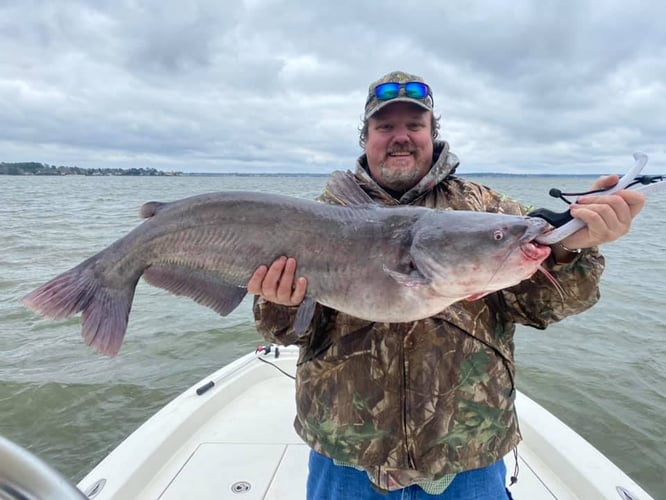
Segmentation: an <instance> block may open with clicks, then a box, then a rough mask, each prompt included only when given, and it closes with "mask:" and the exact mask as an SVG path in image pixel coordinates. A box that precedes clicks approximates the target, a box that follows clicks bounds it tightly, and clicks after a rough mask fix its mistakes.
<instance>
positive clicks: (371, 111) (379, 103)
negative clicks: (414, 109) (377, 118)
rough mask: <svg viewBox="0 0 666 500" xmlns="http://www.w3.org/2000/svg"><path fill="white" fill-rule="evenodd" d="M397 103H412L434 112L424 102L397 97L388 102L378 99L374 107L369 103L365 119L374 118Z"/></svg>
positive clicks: (375, 100)
mask: <svg viewBox="0 0 666 500" xmlns="http://www.w3.org/2000/svg"><path fill="white" fill-rule="evenodd" d="M396 102H410V103H412V104H416V105H417V106H420V107H421V108H423V109H425V110H426V111H432V106H429V105H428V104H427V103H425V102H423V101H422V100H420V99H413V98H411V97H402V96H401V97H396V98H394V99H389V100H387V101H380V100H378V99H374V104H375V105H374V106H371V104H372V103H368V105H367V106H366V107H365V119H366V120H367V119H368V118H370V117H371V116H373V115H374V114H375V113H377V112H378V111H379V110H380V109H383V108H385V107H386V106H389V105H391V104H395V103H396Z"/></svg>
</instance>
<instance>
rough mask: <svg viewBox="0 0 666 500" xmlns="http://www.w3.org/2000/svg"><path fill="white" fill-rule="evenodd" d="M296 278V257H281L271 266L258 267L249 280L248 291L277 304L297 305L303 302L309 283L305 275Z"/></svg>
mask: <svg viewBox="0 0 666 500" xmlns="http://www.w3.org/2000/svg"><path fill="white" fill-rule="evenodd" d="M295 278H296V259H293V258H287V257H279V258H278V259H277V260H275V262H273V263H272V264H271V266H270V267H267V266H259V267H258V268H257V270H256V271H255V272H254V274H253V275H252V277H251V278H250V281H248V282H247V291H248V292H249V293H252V294H254V295H261V296H262V297H263V298H264V299H265V300H267V301H269V302H273V303H275V304H280V305H283V306H297V305H299V304H300V303H301V302H303V298H304V297H305V292H306V290H307V287H308V283H307V280H306V279H305V278H303V277H301V278H298V279H295Z"/></svg>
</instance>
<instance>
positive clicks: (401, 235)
mask: <svg viewBox="0 0 666 500" xmlns="http://www.w3.org/2000/svg"><path fill="white" fill-rule="evenodd" d="M328 189H329V191H330V192H332V193H333V194H334V195H335V196H337V197H338V198H339V199H340V201H341V202H343V203H345V204H346V206H334V205H328V204H324V203H318V202H315V201H310V200H304V199H298V198H292V197H288V196H280V195H276V194H266V193H253V192H234V191H230V192H219V193H212V194H204V195H200V196H193V197H191V198H185V199H183V200H179V201H174V202H172V203H157V202H151V203H147V204H145V205H144V206H143V207H142V216H144V217H146V218H147V220H146V221H145V222H143V223H142V224H141V225H140V226H138V227H137V228H135V229H134V230H133V231H131V232H130V233H128V234H127V235H126V236H125V237H123V238H121V239H119V240H118V241H116V242H115V243H113V244H112V245H110V246H109V247H107V248H106V249H104V250H102V251H101V252H99V253H98V254H97V255H94V256H93V257H90V258H89V259H87V260H85V261H84V262H82V263H81V264H79V265H78V266H76V267H74V268H72V269H70V270H69V271H67V272H65V273H63V274H61V275H59V276H57V277H55V278H54V279H52V280H51V281H49V282H48V283H46V284H45V285H43V286H41V287H39V288H37V289H36V290H34V291H33V292H31V293H30V294H28V295H27V296H26V297H25V298H24V299H23V300H24V303H25V304H26V305H27V306H28V307H29V308H31V309H33V310H35V311H37V312H39V313H41V314H43V315H45V316H49V317H52V318H65V317H68V316H71V315H74V314H76V313H78V312H83V314H82V320H83V324H82V335H83V338H84V339H85V341H86V343H87V344H88V345H91V346H93V347H94V348H95V349H97V350H98V351H100V352H102V353H104V354H109V355H115V354H117V353H118V351H119V350H120V346H121V343H122V340H123V337H124V335H125V331H126V329H127V322H128V317H129V312H130V308H131V305H132V299H133V297H134V290H135V288H136V285H137V282H138V280H139V278H140V277H141V276H143V277H144V279H145V280H146V281H147V282H148V283H150V284H151V285H154V286H158V287H161V288H164V289H166V290H168V291H169V292H171V293H173V294H176V295H186V296H188V297H191V298H192V299H194V300H195V301H196V302H198V303H199V304H202V305H204V306H207V307H210V308H211V309H213V310H215V311H217V312H218V313H219V314H221V315H226V314H229V313H230V312H231V311H233V310H234V309H235V308H236V307H237V306H238V304H239V303H240V302H241V300H242V299H243V297H244V296H245V295H246V293H247V290H246V288H245V285H246V283H247V281H248V279H249V278H250V276H251V275H252V273H253V272H254V271H255V270H256V269H257V267H259V266H260V265H262V264H267V265H268V264H271V263H272V262H273V261H274V260H275V259H276V258H277V257H279V256H282V255H286V256H290V257H294V258H296V261H297V263H298V274H299V275H300V276H304V277H306V278H307V280H308V288H307V296H306V299H305V300H304V301H303V303H302V304H301V306H300V308H299V310H298V312H297V315H296V320H295V323H294V329H295V330H296V332H297V333H300V334H302V333H303V332H305V330H306V329H307V327H308V325H309V324H310V321H311V319H312V315H313V313H314V306H315V303H316V302H318V303H320V304H323V305H325V306H328V307H331V308H334V309H337V310H339V311H342V312H344V313H347V314H350V315H353V316H356V317H359V318H362V319H366V320H370V321H380V322H407V321H414V320H418V319H422V318H426V317H428V316H431V315H433V314H435V313H437V312H440V311H441V310H443V309H444V308H446V307H447V306H449V305H450V304H452V303H454V302H456V301H459V300H461V299H473V298H478V297H481V296H483V295H485V294H487V293H490V292H493V291H496V290H500V289H503V288H506V287H510V286H513V285H515V284H517V283H519V282H520V281H522V280H524V279H526V278H529V277H530V276H532V275H533V274H534V273H535V272H536V271H537V269H538V268H539V267H540V265H541V262H542V261H543V260H544V259H545V258H546V257H547V256H548V255H549V253H550V249H549V248H548V247H545V246H542V245H539V244H538V243H536V242H535V241H534V238H535V237H537V236H539V235H541V234H543V233H544V232H546V231H547V230H548V229H549V228H550V226H549V225H548V224H547V223H546V222H545V221H543V220H542V219H539V218H530V217H521V216H512V215H502V214H493V213H483V212H471V211H451V210H433V209H428V208H420V207H393V208H387V207H381V206H379V205H377V204H374V203H373V202H372V200H371V199H370V198H369V197H368V196H367V194H365V192H364V191H363V190H362V189H361V188H360V187H359V186H358V185H357V184H356V183H355V182H354V181H353V180H352V179H351V174H350V173H349V172H346V173H343V172H339V173H336V174H335V175H334V176H333V180H332V181H331V182H330V183H329V186H328Z"/></svg>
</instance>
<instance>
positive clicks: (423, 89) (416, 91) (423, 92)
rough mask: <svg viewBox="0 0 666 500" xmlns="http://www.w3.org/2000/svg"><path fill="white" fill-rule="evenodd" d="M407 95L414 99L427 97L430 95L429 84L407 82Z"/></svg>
mask: <svg viewBox="0 0 666 500" xmlns="http://www.w3.org/2000/svg"><path fill="white" fill-rule="evenodd" d="M405 95H406V96H408V97H412V98H414V99H425V98H426V97H427V96H428V86H427V85H426V84H425V83H421V82H407V83H405Z"/></svg>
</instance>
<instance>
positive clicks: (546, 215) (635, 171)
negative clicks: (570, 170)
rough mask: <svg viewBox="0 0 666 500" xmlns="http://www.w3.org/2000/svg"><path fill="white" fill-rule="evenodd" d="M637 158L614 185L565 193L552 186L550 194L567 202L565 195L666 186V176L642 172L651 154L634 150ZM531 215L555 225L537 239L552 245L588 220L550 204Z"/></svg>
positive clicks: (649, 191) (646, 189)
mask: <svg viewBox="0 0 666 500" xmlns="http://www.w3.org/2000/svg"><path fill="white" fill-rule="evenodd" d="M634 160H635V161H634V165H633V166H632V167H631V168H630V169H629V170H628V171H627V173H626V174H624V175H623V176H622V177H621V178H620V180H619V181H618V182H617V184H615V186H613V187H611V188H608V189H598V190H594V191H586V192H582V193H563V192H562V191H560V190H559V189H551V190H550V195H551V196H553V197H555V198H561V199H562V200H563V201H565V202H566V203H571V202H570V201H569V200H567V199H566V198H565V196H583V195H586V196H600V195H606V194H613V193H617V192H618V191H621V190H623V189H633V190H635V191H640V192H641V193H643V194H646V195H647V194H650V193H653V192H655V191H658V190H660V189H664V188H666V176H664V175H640V173H641V171H642V170H643V168H644V167H645V165H646V164H647V161H648V156H647V155H646V154H645V153H641V152H636V153H634ZM634 186H635V187H634ZM527 215H529V216H530V217H539V218H541V219H544V220H545V221H546V222H548V223H549V224H550V225H552V226H554V227H555V229H553V230H552V231H549V232H548V233H545V234H543V235H541V236H537V237H536V241H537V242H538V243H541V244H542V245H552V244H554V243H557V242H558V241H562V240H563V239H565V238H567V237H568V236H570V235H572V234H573V233H575V232H576V231H578V230H579V229H581V228H583V227H585V223H584V222H582V221H580V220H578V219H574V218H573V217H572V216H571V212H570V211H569V210H566V211H564V212H554V211H552V210H549V209H547V208H537V209H536V210H532V211H531V212H529V213H528V214H527Z"/></svg>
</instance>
